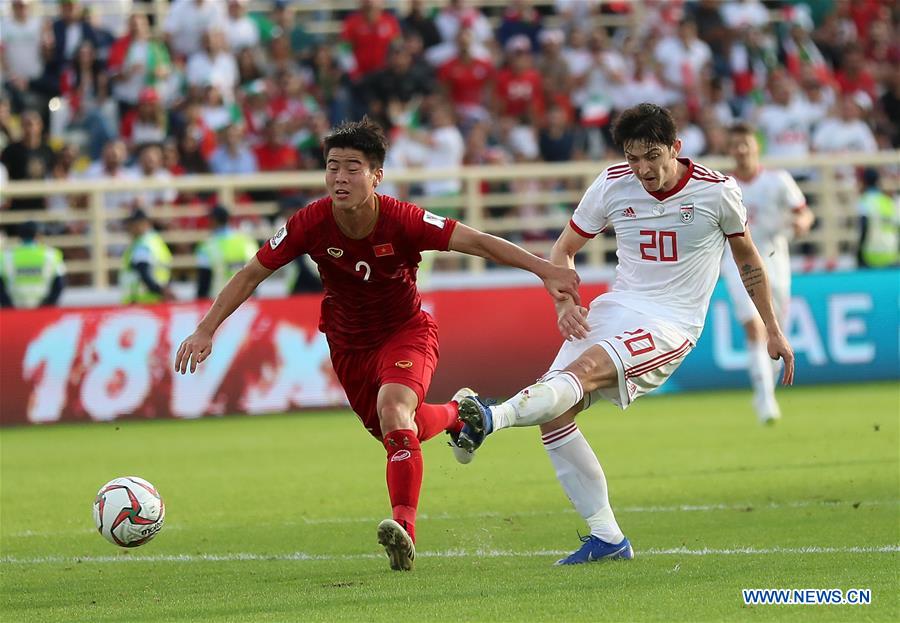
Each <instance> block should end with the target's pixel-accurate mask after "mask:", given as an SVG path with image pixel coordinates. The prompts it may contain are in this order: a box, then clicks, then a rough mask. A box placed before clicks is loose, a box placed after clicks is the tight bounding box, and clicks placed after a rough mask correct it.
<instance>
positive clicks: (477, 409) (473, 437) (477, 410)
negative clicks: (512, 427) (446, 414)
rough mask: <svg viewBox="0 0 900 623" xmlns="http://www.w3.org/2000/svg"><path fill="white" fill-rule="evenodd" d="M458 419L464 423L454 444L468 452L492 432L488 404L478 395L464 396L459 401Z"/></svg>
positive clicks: (479, 444)
mask: <svg viewBox="0 0 900 623" xmlns="http://www.w3.org/2000/svg"><path fill="white" fill-rule="evenodd" d="M459 419H460V420H462V421H463V423H464V424H465V425H464V426H463V428H462V430H461V431H460V432H459V438H458V439H457V442H456V444H457V445H458V446H459V447H460V448H462V449H463V450H466V451H468V452H475V450H477V449H478V447H479V446H481V444H482V443H484V438H485V437H487V436H488V435H490V434H491V433H492V432H494V420H493V418H492V417H491V407H490V405H489V404H488V403H487V402H486V401H484V400H482V399H481V398H479V397H478V396H466V397H465V398H463V399H462V401H461V402H460V403H459Z"/></svg>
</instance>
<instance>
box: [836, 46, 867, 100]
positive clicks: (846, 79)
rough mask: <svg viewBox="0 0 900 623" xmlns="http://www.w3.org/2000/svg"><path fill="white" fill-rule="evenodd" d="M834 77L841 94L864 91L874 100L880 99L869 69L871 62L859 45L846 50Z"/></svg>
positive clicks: (848, 47)
mask: <svg viewBox="0 0 900 623" xmlns="http://www.w3.org/2000/svg"><path fill="white" fill-rule="evenodd" d="M834 77H835V80H836V81H837V84H838V88H839V89H840V91H841V93H849V94H853V93H855V92H857V91H862V92H863V93H865V94H866V95H868V96H869V97H870V98H872V99H873V100H874V99H875V98H876V97H878V93H877V86H876V84H875V78H874V76H873V75H872V72H871V71H870V69H869V61H868V60H867V59H866V57H865V55H864V54H863V49H862V46H860V45H859V44H855V43H854V44H851V45H848V46H847V47H846V48H845V49H844V54H843V57H842V58H841V64H840V67H839V69H838V70H837V72H836V73H835V76H834Z"/></svg>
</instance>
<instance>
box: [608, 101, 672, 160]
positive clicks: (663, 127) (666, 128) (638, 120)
mask: <svg viewBox="0 0 900 623" xmlns="http://www.w3.org/2000/svg"><path fill="white" fill-rule="evenodd" d="M612 137H613V142H615V144H616V146H618V148H619V149H623V150H624V149H625V145H626V143H632V142H645V143H647V144H649V145H665V146H666V147H671V146H672V145H674V144H675V139H676V138H677V130H676V128H675V120H674V119H673V118H672V113H670V112H669V111H668V110H666V109H665V108H663V107H662V106H657V105H656V104H648V103H646V102H644V103H643V104H638V105H637V106H632V107H631V108H628V109H626V110H624V111H623V112H622V114H621V115H619V118H618V119H616V122H615V124H614V125H613V129H612Z"/></svg>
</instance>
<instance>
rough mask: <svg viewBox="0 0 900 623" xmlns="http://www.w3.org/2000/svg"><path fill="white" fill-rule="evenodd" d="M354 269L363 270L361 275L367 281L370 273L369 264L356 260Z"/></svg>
mask: <svg viewBox="0 0 900 623" xmlns="http://www.w3.org/2000/svg"><path fill="white" fill-rule="evenodd" d="M356 270H358V271H359V270H363V271H365V274H364V275H363V281H368V280H369V277H370V276H371V275H372V267H371V266H369V264H368V263H366V262H357V263H356Z"/></svg>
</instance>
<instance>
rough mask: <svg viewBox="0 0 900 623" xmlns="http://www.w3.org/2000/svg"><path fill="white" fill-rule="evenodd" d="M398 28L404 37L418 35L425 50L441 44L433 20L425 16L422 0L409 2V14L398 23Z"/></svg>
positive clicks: (439, 35) (439, 34)
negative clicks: (411, 34)
mask: <svg viewBox="0 0 900 623" xmlns="http://www.w3.org/2000/svg"><path fill="white" fill-rule="evenodd" d="M400 28H401V29H402V30H403V33H404V35H409V34H410V33H416V34H418V35H419V37H420V38H421V39H422V45H423V46H424V47H425V49H428V48H430V47H432V46H435V45H438V44H439V43H440V42H441V33H440V32H438V29H437V25H435V23H434V20H433V19H432V18H431V17H430V16H429V15H427V14H426V12H425V3H424V2H423V1H422V0H411V2H410V3H409V13H407V14H406V17H404V18H403V19H402V20H401V21H400Z"/></svg>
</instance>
